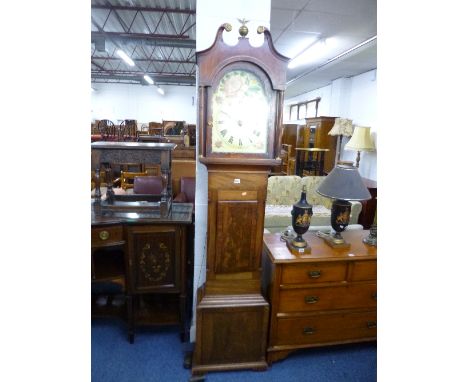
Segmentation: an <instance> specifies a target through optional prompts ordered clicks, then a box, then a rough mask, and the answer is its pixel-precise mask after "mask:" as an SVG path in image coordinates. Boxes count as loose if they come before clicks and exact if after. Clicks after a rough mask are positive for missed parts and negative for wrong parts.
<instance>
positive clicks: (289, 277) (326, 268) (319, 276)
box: [281, 262, 346, 284]
mask: <svg viewBox="0 0 468 382" xmlns="http://www.w3.org/2000/svg"><path fill="white" fill-rule="evenodd" d="M345 279H346V263H344V262H340V263H337V262H329V263H327V262H324V263H313V264H286V265H283V271H282V275H281V284H309V283H322V282H329V281H344V280H345Z"/></svg>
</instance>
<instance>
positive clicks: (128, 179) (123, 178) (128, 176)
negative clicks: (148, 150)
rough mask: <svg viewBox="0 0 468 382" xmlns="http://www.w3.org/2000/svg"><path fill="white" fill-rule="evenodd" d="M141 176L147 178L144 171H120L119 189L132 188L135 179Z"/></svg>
mask: <svg viewBox="0 0 468 382" xmlns="http://www.w3.org/2000/svg"><path fill="white" fill-rule="evenodd" d="M142 176H148V173H147V172H146V171H144V172H133V171H121V172H120V187H121V188H122V189H123V190H128V189H129V188H134V183H135V178H136V177H142ZM134 192H135V190H134Z"/></svg>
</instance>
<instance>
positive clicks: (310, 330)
mask: <svg viewBox="0 0 468 382" xmlns="http://www.w3.org/2000/svg"><path fill="white" fill-rule="evenodd" d="M316 331H317V330H315V329H314V328H309V327H306V328H304V329H303V330H302V333H304V334H305V335H306V336H309V335H311V334H314V333H315V332H316Z"/></svg>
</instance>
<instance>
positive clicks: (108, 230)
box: [91, 225, 124, 248]
mask: <svg viewBox="0 0 468 382" xmlns="http://www.w3.org/2000/svg"><path fill="white" fill-rule="evenodd" d="M123 242H124V238H123V228H122V226H120V225H113V226H104V227H94V228H92V229H91V247H93V248H96V247H106V246H109V245H117V244H123Z"/></svg>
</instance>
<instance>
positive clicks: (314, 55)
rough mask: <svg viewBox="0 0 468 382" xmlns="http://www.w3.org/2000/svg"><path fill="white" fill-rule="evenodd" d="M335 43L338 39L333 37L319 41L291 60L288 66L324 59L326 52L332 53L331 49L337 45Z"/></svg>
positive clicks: (290, 67)
mask: <svg viewBox="0 0 468 382" xmlns="http://www.w3.org/2000/svg"><path fill="white" fill-rule="evenodd" d="M335 43H336V40H335V39H333V38H327V39H323V40H319V41H317V42H316V43H315V44H313V45H312V46H310V47H309V48H307V49H306V50H304V51H303V52H302V53H300V54H299V55H297V56H296V57H294V58H293V59H292V60H291V61H289V64H288V68H289V69H294V68H297V67H298V66H302V65H305V64H311V63H313V62H316V61H319V60H321V59H323V58H324V57H325V55H326V54H328V53H330V50H331V49H332V48H333V47H334V46H335V45H336V44H335Z"/></svg>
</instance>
